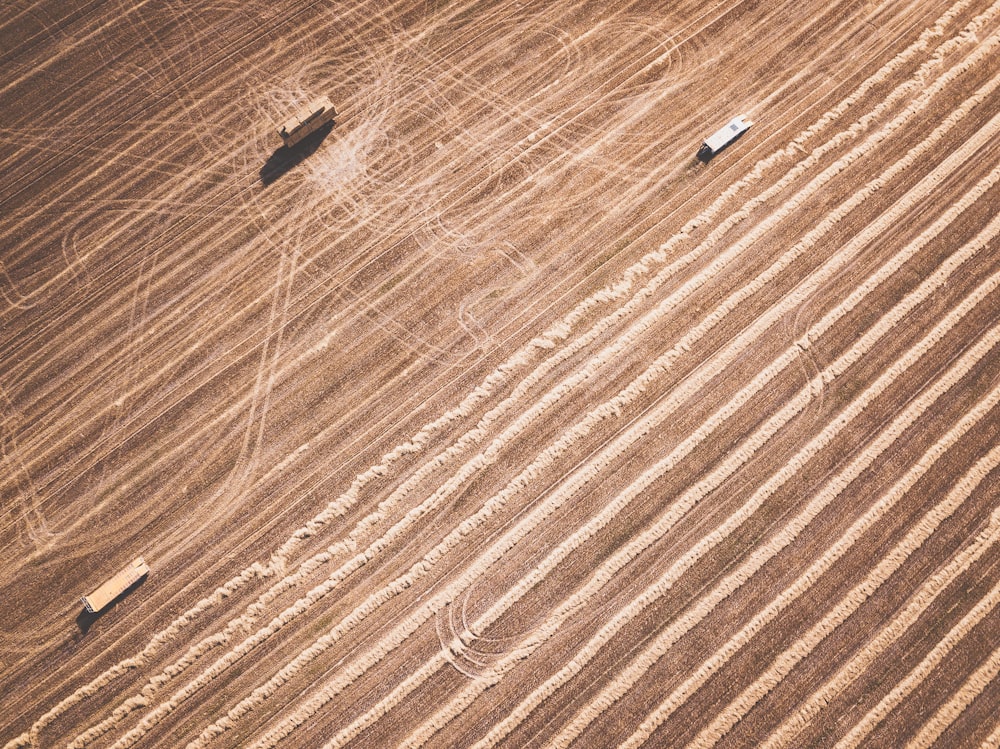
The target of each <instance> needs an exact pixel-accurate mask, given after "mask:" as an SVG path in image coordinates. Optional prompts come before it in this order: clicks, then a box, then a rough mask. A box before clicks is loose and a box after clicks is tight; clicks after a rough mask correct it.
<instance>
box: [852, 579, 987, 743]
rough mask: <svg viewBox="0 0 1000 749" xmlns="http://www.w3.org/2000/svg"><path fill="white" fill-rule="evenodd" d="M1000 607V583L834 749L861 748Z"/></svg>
mask: <svg viewBox="0 0 1000 749" xmlns="http://www.w3.org/2000/svg"><path fill="white" fill-rule="evenodd" d="M997 604H1000V582H997V584H996V585H994V586H993V588H992V589H991V590H990V592H989V593H987V594H986V595H985V596H984V597H983V598H982V599H980V601H979V602H978V603H977V604H976V605H975V606H974V607H972V609H970V610H969V612H968V613H966V615H965V616H963V617H962V619H961V620H960V621H959V622H958V623H957V624H956V625H955V626H954V627H952V628H951V629H950V630H948V633H947V634H946V635H945V636H944V637H942V638H941V639H940V640H939V641H938V642H937V644H936V645H935V646H934V647H933V648H932V649H931V651H930V652H929V653H928V654H927V655H926V656H924V658H923V660H921V661H920V663H918V664H917V665H916V666H915V667H914V668H913V669H912V670H911V671H910V672H909V673H908V674H907V675H906V676H905V677H903V679H901V680H900V682H899V683H898V684H897V685H896V686H895V687H893V689H892V690H891V691H890V692H889V693H888V694H887V695H886V696H885V697H883V698H882V699H881V700H880V701H879V703H878V704H877V705H876V706H875V707H873V708H872V709H871V710H869V711H868V712H867V713H866V714H865V716H864V718H862V719H861V720H860V721H858V723H857V724H855V725H854V727H853V728H851V730H850V731H849V732H848V733H847V735H845V736H844V737H843V738H842V739H841V740H840V741H838V742H837V744H836V746H835V748H834V749H853V747H856V746H858V745H860V744H861V742H863V741H864V740H865V739H866V738H867V737H868V736H869V734H871V732H872V731H874V730H875V729H876V728H877V727H878V725H879V724H880V723H881V722H882V721H883V720H885V718H886V717H887V716H888V715H889V713H891V712H892V711H893V710H895V709H896V708H897V707H899V705H900V704H902V702H903V700H905V699H906V697H907V696H908V695H909V694H910V693H911V692H913V690H914V689H916V688H917V687H919V686H920V684H922V683H923V681H924V680H925V679H926V678H927V677H928V676H929V675H930V674H931V673H933V671H934V669H935V668H937V666H938V665H939V664H940V663H941V662H942V661H943V660H944V659H945V658H946V657H947V656H948V654H949V653H951V651H952V650H954V649H955V646H956V645H958V644H959V643H960V642H961V641H962V638H964V637H965V636H966V635H967V634H968V633H969V632H970V631H971V630H972V629H973V628H974V627H975V626H976V625H977V624H979V623H980V622H981V621H982V620H983V619H985V618H986V617H987V616H989V614H990V613H991V612H992V611H993V610H994V609H995V608H996V607H997Z"/></svg>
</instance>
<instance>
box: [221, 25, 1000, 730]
mask: <svg viewBox="0 0 1000 749" xmlns="http://www.w3.org/2000/svg"><path fill="white" fill-rule="evenodd" d="M993 44H995V40H994V41H993ZM978 59H982V56H981V55H977V60H978ZM971 64H972V63H971V62H970V61H968V60H967V61H965V63H964V64H962V65H960V66H958V67H959V69H960V70H963V71H964V70H966V69H968V67H969V66H970V65H971ZM953 74H957V73H953ZM975 103H976V102H975V101H970V102H967V103H966V105H965V111H968V110H969V109H971V108H972V107H973V106H974V105H975ZM960 116H961V113H956V115H955V116H954V117H952V118H949V126H950V125H951V124H953V123H954V122H955V121H957V120H958V119H960ZM937 137H940V131H939V132H938V134H937ZM964 150H965V149H963V151H964ZM917 152H919V149H917ZM915 157H916V154H915V153H914V152H911V153H910V154H909V158H910V162H909V163H912V160H913V159H914V158H915ZM493 511H494V508H493V507H487V508H485V512H484V513H483V515H485V517H488V516H489V515H490V514H492V512H493ZM468 523H469V521H465V523H463V524H462V525H460V526H459V528H458V529H457V534H454V535H455V539H454V542H453V543H457V542H458V540H459V538H460V537H461V536H462V535H465V534H467V533H468V532H469V531H470V530H471V529H472V528H473V527H474V526H470V525H468ZM446 552H447V548H444V547H439V549H436V550H435V551H434V552H432V554H431V556H430V557H429V558H427V559H425V560H424V562H420V563H418V564H417V565H415V566H414V568H411V573H408V576H405V578H404V579H401V580H400V581H398V583H397V584H394V587H395V588H396V589H397V593H389V592H386V593H379V594H376V595H375V596H373V598H372V600H371V602H370V603H369V604H365V605H363V607H362V608H363V609H364V611H365V613H364V616H363V617H362V618H364V617H366V616H368V615H369V614H370V613H371V611H373V610H374V609H375V608H377V607H378V605H381V604H380V603H379V604H377V605H376V604H375V601H376V600H377V599H378V598H379V597H381V596H383V595H390V597H391V596H392V595H395V594H398V592H401V591H402V590H405V589H406V588H408V587H409V586H410V585H412V583H413V579H411V575H413V574H415V575H417V578H419V577H420V576H423V575H424V574H426V573H427V572H428V568H427V566H426V565H427V564H429V563H433V560H434V558H437V559H439V558H440V556H441V555H443V554H444V553H446ZM410 626H413V625H412V624H406V625H405V627H406V628H408V627H410ZM307 652H309V653H313V655H311V656H310V658H311V657H315V654H316V651H314V649H312V648H311V649H309V651H307ZM319 652H321V651H319ZM290 673H294V671H291V672H285V671H284V670H283V673H279V674H278V675H277V676H276V677H275V679H272V681H271V682H269V684H268V685H265V687H263V688H262V691H261V692H260V693H259V694H255V695H251V697H250V698H248V699H247V700H244V701H243V703H241V704H239V705H237V706H236V708H234V709H233V711H231V712H230V715H229V716H227V717H226V718H224V719H223V720H222V721H220V722H219V725H218V726H210V727H209V728H208V729H206V732H205V734H204V735H203V738H208V737H209V736H210V735H217V731H218V730H219V729H220V728H223V727H225V726H227V725H230V724H231V721H232V720H234V719H235V718H236V717H238V716H239V715H241V714H243V711H244V710H245V709H247V708H248V707H249V706H250V705H251V704H253V703H255V702H258V703H259V701H260V700H261V699H263V697H264V695H265V694H267V693H270V692H271V691H272V690H273V689H274V688H276V687H277V685H279V684H280V683H282V682H283V681H285V680H287V678H289V675H288V674H290Z"/></svg>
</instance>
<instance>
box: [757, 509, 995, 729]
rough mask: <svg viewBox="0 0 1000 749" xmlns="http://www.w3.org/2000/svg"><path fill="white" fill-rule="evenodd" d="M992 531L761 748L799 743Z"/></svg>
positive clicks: (938, 575) (936, 577) (929, 583)
mask: <svg viewBox="0 0 1000 749" xmlns="http://www.w3.org/2000/svg"><path fill="white" fill-rule="evenodd" d="M990 533H991V527H988V528H986V529H985V530H984V531H983V532H982V533H980V535H979V536H978V537H977V539H976V541H975V542H974V543H973V544H970V546H969V547H968V548H967V549H966V550H965V551H963V552H962V553H961V554H959V555H957V556H956V557H955V558H954V559H952V560H951V562H949V563H948V565H947V566H945V567H944V568H942V569H941V570H939V571H938V572H937V573H935V574H934V575H933V576H932V577H931V578H930V579H929V580H927V581H926V582H925V583H924V584H923V585H921V587H920V588H919V590H917V591H916V592H915V593H914V595H913V596H912V599H911V600H910V602H909V603H908V604H907V605H906V607H905V608H904V609H903V610H902V611H901V612H900V613H899V614H898V615H897V616H895V617H893V619H892V620H891V621H890V622H888V623H887V624H886V625H885V626H883V627H882V628H880V630H879V632H878V633H877V634H876V635H875V636H874V637H873V638H872V639H871V640H870V641H869V642H868V643H867V644H865V645H864V646H863V647H862V648H861V649H860V650H859V651H858V652H857V653H856V654H855V655H854V656H853V657H852V658H851V659H850V660H848V661H847V662H846V663H844V664H843V665H842V666H841V667H840V668H839V669H838V670H837V672H836V674H834V675H833V676H832V677H831V678H830V679H829V680H827V682H826V683H824V684H823V686H822V687H821V688H820V689H818V690H816V691H815V692H813V693H812V694H811V695H810V696H809V698H808V699H807V700H806V702H805V703H804V704H802V705H801V706H800V707H799V708H798V710H796V711H795V713H794V714H793V715H791V716H789V717H788V718H786V719H785V720H784V721H783V722H782V724H781V725H780V726H778V728H776V729H775V730H774V731H773V732H772V733H771V735H770V736H769V737H768V738H767V740H766V741H765V742H764V743H763V744H762V745H761V749H779V748H780V747H787V746H793V745H795V743H794V742H795V741H796V738H797V737H798V736H799V734H800V733H801V732H802V731H803V730H805V729H806V727H807V726H808V725H809V724H810V722H811V721H813V720H814V719H815V718H816V717H817V716H818V715H819V714H820V713H821V712H822V711H823V710H824V709H825V708H826V707H827V706H828V705H829V704H830V703H831V702H832V701H833V700H834V699H835V698H836V697H837V696H838V695H839V694H841V693H842V692H843V691H844V690H845V689H846V688H847V687H848V686H849V685H850V684H852V683H853V682H854V681H855V680H857V679H858V678H860V677H861V676H862V675H863V674H864V673H866V672H867V671H868V669H870V668H871V666H872V664H873V663H874V662H875V661H876V659H877V658H879V656H881V655H882V654H883V653H885V652H886V650H888V649H889V648H890V647H891V646H892V645H893V643H895V642H897V641H898V640H899V639H900V638H901V637H903V636H904V635H905V634H906V632H907V630H908V629H909V628H910V627H912V626H913V625H914V624H915V623H916V622H917V621H918V619H919V618H920V616H921V615H923V613H924V612H925V611H926V610H927V608H928V607H929V606H931V604H933V603H934V602H935V601H936V600H937V597H938V596H939V595H940V594H941V593H942V592H944V590H945V589H946V588H947V587H948V586H949V585H951V584H952V583H953V582H954V580H955V579H957V578H958V577H959V576H960V575H961V574H962V573H963V572H964V571H965V570H966V569H968V567H969V565H970V564H971V563H972V561H974V560H970V559H969V552H971V551H972V550H973V549H974V548H978V547H979V546H980V545H981V542H982V541H985V540H986V539H987V538H991V536H990ZM990 543H991V544H992V543H993V541H991V542H990ZM977 558H978V556H977Z"/></svg>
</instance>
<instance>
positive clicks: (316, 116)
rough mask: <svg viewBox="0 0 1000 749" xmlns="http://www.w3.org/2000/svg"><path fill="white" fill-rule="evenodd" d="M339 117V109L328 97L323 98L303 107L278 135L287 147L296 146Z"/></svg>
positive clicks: (283, 126)
mask: <svg viewBox="0 0 1000 749" xmlns="http://www.w3.org/2000/svg"><path fill="white" fill-rule="evenodd" d="M336 116H337V108H336V107H335V106H333V102H332V101H330V100H329V99H328V98H327V97H325V96H321V97H320V98H319V99H316V100H315V101H314V102H312V103H311V104H309V105H307V106H305V107H302V108H301V109H300V110H299V111H298V112H296V113H295V114H294V115H293V116H292V117H291V118H289V120H288V122H286V123H285V124H284V125H282V126H281V129H280V130H278V135H280V136H281V139H282V140H283V141H284V142H285V145H286V146H294V145H295V144H296V143H298V142H299V141H300V140H302V139H303V138H305V137H306V136H307V135H310V134H311V133H315V132H316V131H317V130H319V129H320V128H321V127H323V125H325V124H326V123H328V122H330V120H332V119H333V118H334V117H336Z"/></svg>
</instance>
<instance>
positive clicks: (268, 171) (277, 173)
mask: <svg viewBox="0 0 1000 749" xmlns="http://www.w3.org/2000/svg"><path fill="white" fill-rule="evenodd" d="M334 124H335V123H334V121H333V120H330V122H327V123H326V124H325V125H323V127H321V128H320V129H319V130H317V131H316V132H315V133H310V134H309V135H307V136H306V137H305V138H303V139H302V140H300V141H299V142H298V143H296V144H295V145H294V146H281V147H280V148H279V149H278V150H277V151H275V152H274V153H272V154H271V158H269V159H268V160H267V163H265V164H264V166H262V167H261V168H260V181H261V182H263V183H264V186H265V187H267V186H268V185H270V184H272V183H274V182H276V181H277V180H278V179H280V178H281V177H282V176H283V175H284V174H286V173H287V172H289V171H291V170H292V169H293V168H295V166H297V165H298V164H301V163H302V162H303V161H304V160H305V159H306V158H307V157H308V156H310V155H311V154H313V153H315V152H316V149H317V148H319V144H320V143H322V142H323V140H324V139H325V138H326V136H328V135H329V134H330V131H331V130H333V126H334Z"/></svg>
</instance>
